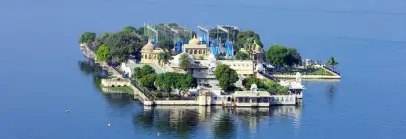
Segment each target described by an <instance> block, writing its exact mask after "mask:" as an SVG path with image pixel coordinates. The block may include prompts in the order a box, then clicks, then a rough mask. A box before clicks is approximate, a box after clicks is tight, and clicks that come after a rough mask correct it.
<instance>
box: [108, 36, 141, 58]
mask: <svg viewBox="0 0 406 139" xmlns="http://www.w3.org/2000/svg"><path fill="white" fill-rule="evenodd" d="M102 41H103V42H104V43H105V44H107V46H109V48H110V52H111V57H112V60H113V62H125V61H126V60H127V58H128V56H129V55H130V54H132V53H135V52H139V51H140V50H141V47H142V46H143V45H144V44H145V42H144V41H143V40H142V39H141V38H138V37H137V35H136V33H135V32H124V31H122V32H117V33H111V34H109V35H107V36H105V40H102Z"/></svg>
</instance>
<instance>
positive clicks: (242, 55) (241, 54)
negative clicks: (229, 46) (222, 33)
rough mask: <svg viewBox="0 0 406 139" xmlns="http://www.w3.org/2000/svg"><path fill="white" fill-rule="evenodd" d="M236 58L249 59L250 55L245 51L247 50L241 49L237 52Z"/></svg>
mask: <svg viewBox="0 0 406 139" xmlns="http://www.w3.org/2000/svg"><path fill="white" fill-rule="evenodd" d="M235 59H237V60H247V59H249V55H248V54H247V53H245V52H241V51H239V52H237V53H236V54H235Z"/></svg>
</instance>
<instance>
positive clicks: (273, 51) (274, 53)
mask: <svg viewBox="0 0 406 139" xmlns="http://www.w3.org/2000/svg"><path fill="white" fill-rule="evenodd" d="M287 51H288V50H287V49H286V47H284V46H282V45H272V46H271V47H269V48H268V51H267V52H266V54H265V57H266V60H268V62H270V63H272V64H273V65H275V66H283V65H284V63H285V62H284V59H285V57H286V54H287Z"/></svg>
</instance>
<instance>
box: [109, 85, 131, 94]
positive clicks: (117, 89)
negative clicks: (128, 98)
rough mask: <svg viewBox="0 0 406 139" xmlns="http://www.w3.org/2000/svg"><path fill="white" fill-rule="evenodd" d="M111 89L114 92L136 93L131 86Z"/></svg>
mask: <svg viewBox="0 0 406 139" xmlns="http://www.w3.org/2000/svg"><path fill="white" fill-rule="evenodd" d="M109 89H111V90H114V91H122V92H124V93H130V94H133V93H134V91H133V89H132V88H131V87H129V86H120V87H109Z"/></svg>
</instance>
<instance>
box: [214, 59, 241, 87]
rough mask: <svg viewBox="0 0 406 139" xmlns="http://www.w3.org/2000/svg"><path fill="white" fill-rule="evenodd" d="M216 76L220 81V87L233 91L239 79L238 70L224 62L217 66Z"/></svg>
mask: <svg viewBox="0 0 406 139" xmlns="http://www.w3.org/2000/svg"><path fill="white" fill-rule="evenodd" d="M214 76H216V78H217V80H218V81H219V83H220V87H221V88H222V89H223V90H224V91H232V90H233V87H234V83H235V82H237V81H238V75H237V72H236V71H235V70H234V69H231V68H230V67H229V66H227V65H224V64H222V65H219V66H217V67H216V70H215V71H214Z"/></svg>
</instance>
